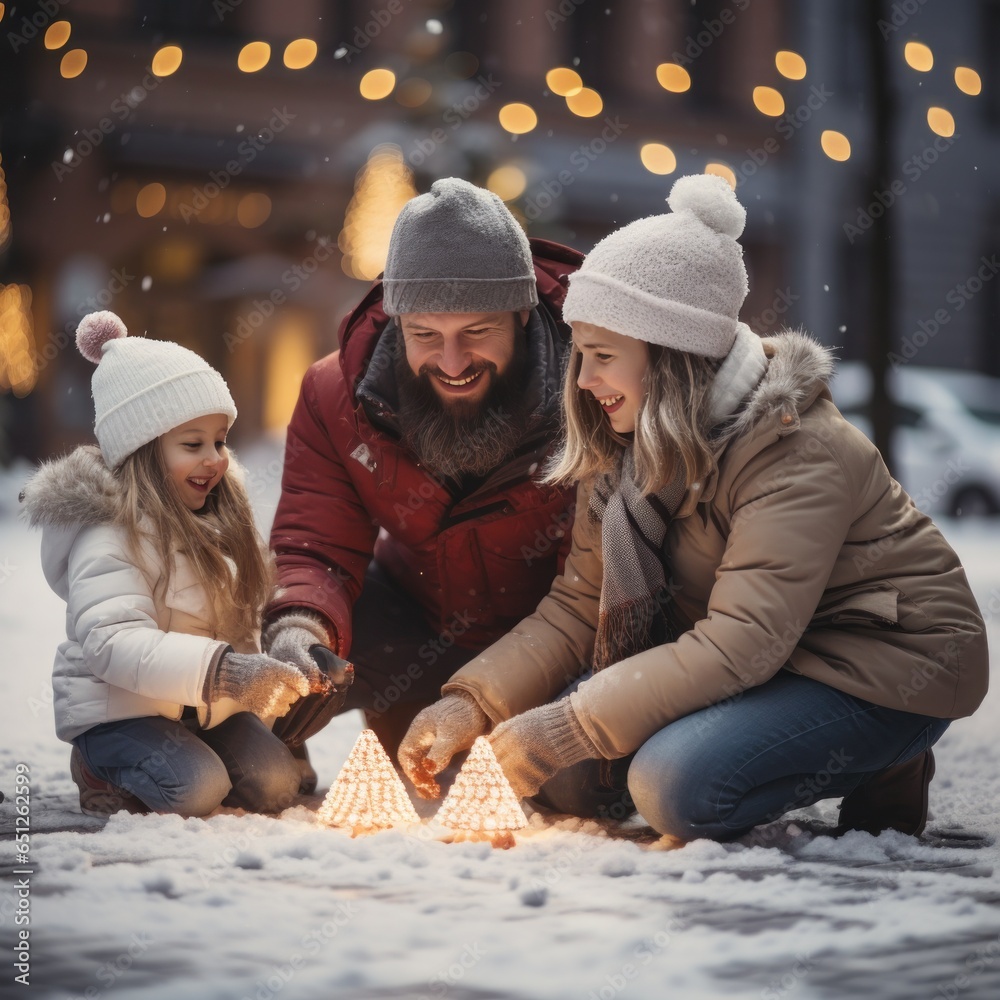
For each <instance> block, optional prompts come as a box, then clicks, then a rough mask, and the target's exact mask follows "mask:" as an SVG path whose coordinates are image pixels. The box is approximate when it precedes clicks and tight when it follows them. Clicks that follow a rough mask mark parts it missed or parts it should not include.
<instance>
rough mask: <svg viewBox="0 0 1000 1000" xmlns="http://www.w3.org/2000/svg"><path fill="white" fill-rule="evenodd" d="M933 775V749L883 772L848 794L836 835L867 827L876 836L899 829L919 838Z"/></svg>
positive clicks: (925, 814)
mask: <svg viewBox="0 0 1000 1000" xmlns="http://www.w3.org/2000/svg"><path fill="white" fill-rule="evenodd" d="M933 777H934V754H933V752H932V751H930V750H925V751H924V752H923V753H920V754H917V756H916V757H912V758H911V759H910V760H908V761H906V762H905V763H903V764H897V765H896V766H895V767H890V768H887V769H886V770H885V771H879V773H878V774H876V775H875V776H874V777H873V778H871V779H870V780H868V781H866V782H865V783H864V784H863V785H861V786H859V787H858V788H855V789H854V791H853V792H851V794H850V795H846V796H844V801H843V802H842V803H841V804H840V824H839V825H838V826H837V829H836V830H835V831H834V836H837V837H839V836H841V835H842V834H844V833H847V831H848V830H864V831H865V832H866V833H870V834H872V835H873V836H878V834H880V833H881V832H882V831H883V830H899V832H900V833H908V834H910V835H911V836H914V837H919V836H920V834H921V833H923V831H924V826H925V825H926V823H927V786H928V785H929V784H930V783H931V778H933Z"/></svg>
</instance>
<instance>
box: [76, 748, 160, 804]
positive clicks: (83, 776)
mask: <svg viewBox="0 0 1000 1000" xmlns="http://www.w3.org/2000/svg"><path fill="white" fill-rule="evenodd" d="M69 773H70V774H71V775H72V777H73V781H74V782H75V783H76V787H77V788H79V789H80V811H81V812H83V813H85V814H86V815H88V816H110V815H111V814H112V813H116V812H121V811H122V810H124V811H125V812H130V813H148V812H149V808H148V807H147V806H146V804H145V803H144V802H143V801H142V800H141V799H138V798H136V797H135V796H134V795H132V794H131V793H129V792H126V791H125V789H124V788H116V787H115V786H114V785H112V784H111V783H110V782H108V781H101V779H100V778H98V777H97V775H96V774H94V773H93V771H91V770H90V768H89V767H87V765H86V764H85V763H84V760H83V754H82V753H80V749H79V747H76V746H74V747H73V750H72V752H71V753H70V755H69Z"/></svg>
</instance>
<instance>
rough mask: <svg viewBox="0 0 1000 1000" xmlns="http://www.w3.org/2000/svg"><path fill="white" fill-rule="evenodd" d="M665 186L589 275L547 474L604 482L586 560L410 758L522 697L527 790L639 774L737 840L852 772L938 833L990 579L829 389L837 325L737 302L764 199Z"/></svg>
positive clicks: (419, 763) (574, 788)
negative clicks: (957, 549) (814, 335)
mask: <svg viewBox="0 0 1000 1000" xmlns="http://www.w3.org/2000/svg"><path fill="white" fill-rule="evenodd" d="M668 201H669V204H670V207H671V208H672V209H673V212H672V213H671V214H668V215H661V216H654V217H650V218H647V219H642V220H639V221H637V222H634V223H632V224H631V225H629V226H626V227H625V228H623V229H621V230H619V231H618V232H615V233H612V234H611V235H610V236H608V237H607V238H606V239H604V240H602V241H601V242H600V243H598V244H597V246H596V247H595V248H594V250H593V251H592V252H591V254H590V255H589V256H588V257H587V259H586V260H585V262H584V264H583V266H582V267H581V269H580V270H579V272H578V273H577V274H575V275H573V276H572V277H571V279H570V288H569V291H568V294H567V296H566V304H565V307H564V310H563V311H564V315H565V317H566V319H567V321H568V322H570V323H571V324H572V326H573V342H574V347H573V353H572V355H571V359H570V369H569V373H568V377H567V381H566V386H565V396H564V401H563V406H564V411H565V416H566V426H567V436H566V443H565V447H564V449H563V451H562V454H561V456H560V458H559V459H558V461H557V462H556V464H555V466H554V468H553V469H552V470H551V472H550V475H549V481H551V482H560V483H565V482H569V481H579V482H580V486H579V493H578V504H577V517H576V523H575V527H574V533H573V548H572V552H571V554H570V556H569V558H568V560H567V563H566V569H565V573H564V575H563V576H562V577H560V578H557V579H556V581H555V582H554V584H553V586H552V588H551V591H550V593H549V595H548V596H547V597H546V598H545V599H544V600H543V601H542V603H541V605H540V606H539V608H538V611H537V612H536V613H535V614H534V615H532V616H531V617H529V618H527V619H525V620H524V621H523V622H521V624H520V625H519V626H518V627H517V629H515V630H514V631H513V632H512V633H510V634H509V635H508V636H506V637H504V638H503V639H501V640H500V641H499V642H497V643H496V644H494V645H493V646H491V647H490V648H489V649H488V650H486V652H485V653H483V655H482V656H480V657H479V658H478V659H477V660H474V661H473V662H472V663H470V664H468V665H467V666H465V667H463V668H462V669H461V670H460V671H459V672H458V673H457V674H456V675H455V676H454V677H452V679H451V680H450V681H449V682H448V684H446V685H445V686H444V688H443V691H444V695H445V697H444V698H443V699H442V700H441V701H439V702H438V703H437V704H436V705H433V706H431V707H430V708H428V709H426V710H425V711H424V712H423V713H422V714H421V715H420V716H418V717H417V718H416V719H415V720H414V723H413V725H412V727H411V729H410V731H409V733H408V734H407V737H406V739H405V740H404V743H403V746H402V747H401V751H400V758H401V760H404V761H405V767H406V769H407V773H408V774H409V775H410V777H411V778H412V779H413V780H414V782H415V783H416V784H417V785H418V788H420V789H422V790H423V791H424V793H425V794H428V795H433V794H434V793H435V790H436V783H435V781H434V775H435V774H436V773H437V772H438V771H440V769H441V768H442V767H443V766H444V765H445V764H447V762H448V760H449V758H450V757H451V755H452V754H453V753H454V752H455V751H456V750H458V749H461V748H464V747H466V746H468V745H469V744H470V743H471V741H472V740H473V739H474V738H475V737H476V736H478V735H480V734H481V733H484V732H486V731H487V730H488V729H489V728H490V727H491V725H493V724H497V723H501V724H500V725H497V727H496V729H494V730H493V734H492V736H491V740H492V743H493V747H494V750H495V751H496V753H497V756H498V758H499V759H500V762H501V764H502V766H503V768H504V770H505V771H506V773H507V775H508V777H509V778H510V779H511V782H512V784H513V785H514V788H515V789H516V790H517V791H518V792H519V793H520V794H522V795H528V794H533V793H535V792H537V791H538V790H539V788H540V787H541V786H542V785H545V788H544V789H543V794H542V801H543V802H545V803H547V804H549V805H550V806H553V807H555V808H557V809H560V810H562V811H568V812H576V813H578V814H580V815H587V814H590V815H593V814H595V813H601V812H605V814H607V813H608V812H610V813H611V814H612V815H614V814H615V807H616V806H617V809H618V810H620V811H619V812H618V813H617V814H618V815H621V814H622V811H623V806H624V805H631V801H630V800H629V799H628V797H627V793H630V795H631V800H634V805H635V807H636V808H638V811H639V812H640V813H641V815H642V816H643V817H644V818H645V819H646V820H647V821H648V822H649V823H650V824H651V825H652V826H653V827H655V828H656V829H657V830H659V831H660V832H661V833H664V834H669V835H671V836H672V837H674V838H676V839H678V840H680V841H689V840H692V839H695V838H698V837H708V838H712V839H717V840H724V839H728V838H732V837H737V836H740V835H741V834H743V833H746V832H747V831H748V830H750V829H751V828H752V827H754V826H756V825H758V824H761V823H765V822H768V821H771V820H774V819H777V818H778V817H779V816H781V815H782V814H783V813H785V812H786V811H788V810H790V809H794V808H797V807H799V806H805V805H809V804H811V803H812V802H814V801H815V800H817V799H821V798H827V797H841V796H843V797H844V801H843V803H842V805H841V811H840V828H841V829H855V828H857V829H866V830H869V831H870V832H873V833H877V832H879V831H881V830H883V829H886V828H890V827H892V828H894V829H898V830H902V831H904V832H907V833H911V834H919V833H920V832H921V830H922V829H923V826H924V823H925V820H926V815H927V785H928V782H929V781H930V778H931V776H932V775H933V757H932V755H931V750H930V748H931V746H932V745H933V744H934V743H935V741H936V740H937V739H938V738H939V737H940V736H941V734H942V733H943V732H944V731H945V729H946V728H947V726H948V724H949V720H951V719H954V718H959V717H961V716H965V715H969V714H971V713H972V712H973V711H974V710H975V709H976V707H977V706H978V705H979V703H980V702H981V701H982V698H983V696H984V694H985V692H986V687H987V673H988V659H987V649H986V640H985V633H984V626H983V622H982V619H981V617H980V614H979V611H978V608H977V607H976V602H975V599H974V598H973V596H972V593H971V592H970V589H969V585H968V582H967V580H966V578H965V574H964V572H963V570H962V567H961V566H960V564H959V561H958V559H957V557H956V556H955V554H954V552H953V551H952V550H951V548H950V547H949V546H948V544H947V543H946V542H945V540H944V539H943V537H942V536H941V534H940V533H939V532H938V530H937V529H936V528H935V526H934V525H933V524H932V523H931V522H930V520H928V518H927V517H925V516H924V515H923V514H921V513H920V511H918V510H917V509H916V507H915V506H914V505H913V503H912V501H911V500H910V498H909V497H908V496H907V495H906V494H905V493H904V492H903V491H902V489H901V488H900V486H899V484H898V483H896V482H894V481H893V479H892V478H891V477H890V475H889V473H888V471H887V469H886V467H885V465H884V464H883V463H882V460H881V458H880V456H879V454H878V452H877V451H876V449H875V448H874V446H873V445H872V444H871V443H870V442H869V441H868V440H867V439H866V438H865V437H864V436H863V435H862V434H861V433H860V432H859V431H857V430H856V429H855V428H853V427H852V426H851V425H850V424H849V423H847V422H846V421H845V420H844V419H843V417H842V416H841V415H840V413H839V412H838V411H837V409H836V407H835V406H834V405H833V402H832V400H831V397H830V394H829V391H828V389H827V386H826V382H827V379H828V377H829V375H830V373H831V370H832V362H831V359H830V356H829V353H828V351H826V350H825V349H824V348H822V347H820V346H819V345H818V344H816V343H815V342H814V341H812V340H811V339H809V338H807V337H805V336H804V335H802V334H800V333H794V332H785V333H782V334H779V335H778V336H775V337H772V338H770V339H767V340H761V339H760V338H759V337H757V336H756V335H755V334H754V333H752V332H751V331H750V329H749V328H748V327H746V326H745V325H744V324H742V323H740V322H739V321H738V313H739V309H740V306H741V305H742V303H743V300H744V298H745V297H746V293H747V279H746V271H745V269H744V266H743V260H742V250H741V248H740V245H739V244H738V243H737V242H736V237H738V236H739V235H740V234H741V233H742V231H743V226H744V222H745V218H746V215H745V212H744V210H743V208H742V206H741V205H740V204H739V202H738V201H737V200H736V197H735V195H734V194H733V192H732V190H731V189H730V187H729V185H728V184H726V182H725V181H723V180H721V179H720V178H718V177H712V176H708V175H701V176H696V177H684V178H681V179H680V180H678V181H677V183H676V184H675V185H674V188H673V190H672V192H671V195H670V198H669V199H668ZM591 672H592V675H591ZM581 675H582V676H583V678H584V679H583V680H582V682H580V681H579V680H578V681H577V682H576V683H575V684H574V685H573V686H571V687H570V689H569V691H566V690H565V689H566V686H567V684H568V682H569V681H570V680H572V679H573V678H579V677H580V676H581ZM560 692H562V693H563V696H562V697H559V698H558V700H556V701H554V702H551V699H553V698H556V697H558V696H559V695H560ZM550 702H551V703H550ZM546 703H548V704H546ZM539 706H540V707H539ZM504 720H507V721H504ZM557 772H558V773H557ZM553 776H555V777H553ZM550 779H551V780H550ZM546 782H547V784H546ZM626 786H627V787H626Z"/></svg>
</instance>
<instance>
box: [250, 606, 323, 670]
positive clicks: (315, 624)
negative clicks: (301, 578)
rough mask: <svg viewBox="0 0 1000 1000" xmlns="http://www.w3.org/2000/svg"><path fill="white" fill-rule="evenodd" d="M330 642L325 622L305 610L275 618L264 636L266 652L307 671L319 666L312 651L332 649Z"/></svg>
mask: <svg viewBox="0 0 1000 1000" xmlns="http://www.w3.org/2000/svg"><path fill="white" fill-rule="evenodd" d="M329 642H330V638H329V635H328V634H327V631H326V628H325V627H324V626H323V622H322V621H320V619H319V617H317V616H316V615H313V614H310V613H309V612H308V611H306V610H305V609H303V610H301V611H294V612H292V613H289V614H286V615H281V617H280V618H275V620H274V621H273V622H271V624H270V625H268V626H267V628H266V629H264V633H263V635H262V636H261V643H262V645H263V647H264V652H265V653H268V654H270V655H271V656H273V657H274V658H275V659H276V660H282V661H284V662H285V663H294V664H295V666H297V667H302V668H303V669H307V670H308V669H309V668H310V667H315V666H316V661H315V659H314V658H313V655H312V653H310V652H309V650H310V648H311V647H312V646H328V645H329Z"/></svg>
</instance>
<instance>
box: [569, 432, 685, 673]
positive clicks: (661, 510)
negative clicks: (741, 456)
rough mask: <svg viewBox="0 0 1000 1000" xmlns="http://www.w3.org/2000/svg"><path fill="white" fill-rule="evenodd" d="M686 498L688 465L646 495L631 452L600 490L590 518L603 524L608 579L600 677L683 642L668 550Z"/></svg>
mask: <svg viewBox="0 0 1000 1000" xmlns="http://www.w3.org/2000/svg"><path fill="white" fill-rule="evenodd" d="M683 496H684V468H683V465H680V467H679V468H678V470H677V474H676V475H675V476H674V479H673V481H672V482H671V483H669V484H668V485H667V486H665V487H664V488H663V489H662V490H660V491H659V492H658V493H649V494H646V495H643V494H642V493H640V491H639V489H638V487H637V486H636V484H635V465H634V462H633V456H632V449H631V448H628V449H626V450H625V452H624V453H623V455H622V459H621V464H620V466H619V468H618V470H617V471H616V472H615V473H612V474H609V475H606V476H604V477H603V478H602V479H600V480H598V482H597V484H596V485H595V487H594V491H593V492H592V493H591V495H590V507H589V516H590V517H591V518H592V519H594V520H595V521H600V523H601V548H602V550H603V553H604V577H603V580H602V583H601V603H600V608H599V616H598V623H597V638H596V640H595V643H594V661H593V666H594V673H597V671H599V670H603V669H604V668H605V667H608V666H610V665H611V664H612V663H617V662H618V661H619V660H623V659H625V658H626V657H628V656H632V655H634V654H635V653H640V652H642V651H643V650H645V649H650V648H652V647H653V646H660V645H663V644H664V643H667V642H673V641H674V640H675V639H676V638H677V635H678V632H677V628H676V626H675V624H674V623H673V620H672V616H671V615H670V612H669V605H670V602H671V592H670V588H669V586H668V583H667V579H666V570H665V567H664V562H663V559H664V551H663V546H664V541H665V539H666V535H667V525H668V524H669V523H670V519H671V518H672V517H673V516H674V514H676V513H677V508H678V507H679V506H680V502H681V500H682V499H683Z"/></svg>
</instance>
